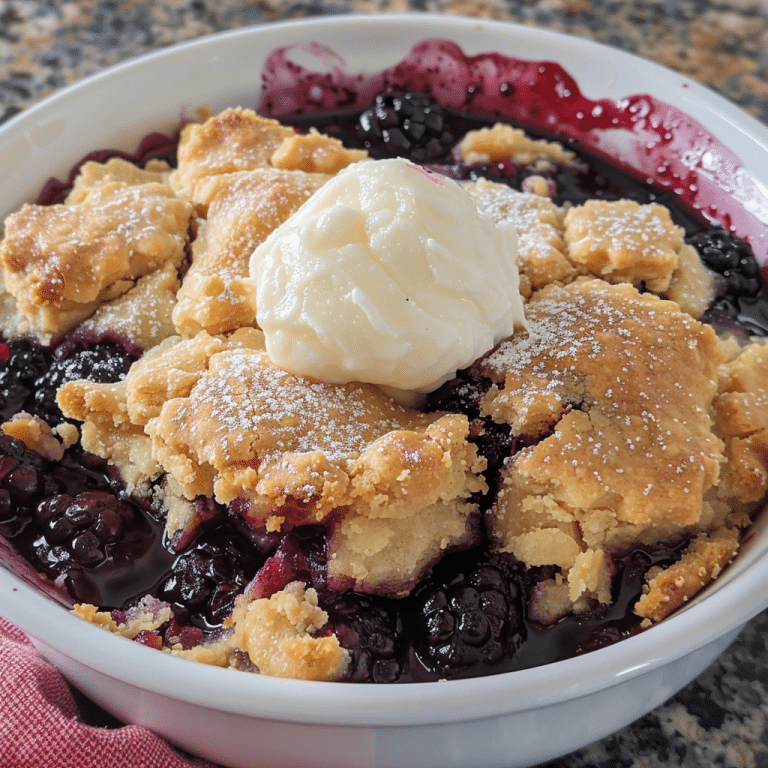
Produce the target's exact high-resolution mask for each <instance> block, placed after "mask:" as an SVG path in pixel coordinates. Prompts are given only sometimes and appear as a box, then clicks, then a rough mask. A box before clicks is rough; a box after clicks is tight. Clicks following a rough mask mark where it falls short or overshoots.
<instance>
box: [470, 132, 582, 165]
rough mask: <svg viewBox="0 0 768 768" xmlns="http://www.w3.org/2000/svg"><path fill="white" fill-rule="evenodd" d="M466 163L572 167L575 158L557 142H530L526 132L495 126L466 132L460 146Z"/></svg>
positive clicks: (532, 140)
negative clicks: (548, 164) (545, 164)
mask: <svg viewBox="0 0 768 768" xmlns="http://www.w3.org/2000/svg"><path fill="white" fill-rule="evenodd" d="M459 148H460V150H461V155H462V157H463V159H464V162H465V163H468V164H471V163H488V162H500V161H504V160H512V161H513V162H515V163H521V164H526V165H535V164H536V163H538V162H541V161H550V162H555V163H561V162H562V163H572V162H573V161H574V158H575V155H574V154H573V152H570V151H569V150H567V149H565V147H563V145H562V144H559V143H558V142H556V141H545V140H544V139H531V138H530V137H529V136H526V134H525V131H522V130H521V129H520V128H513V127H512V126H511V125H505V124H504V123H496V125H494V126H492V127H491V128H479V129H478V130H476V131H469V132H468V133H467V134H466V136H465V137H464V138H463V139H462V141H461V144H460V145H459Z"/></svg>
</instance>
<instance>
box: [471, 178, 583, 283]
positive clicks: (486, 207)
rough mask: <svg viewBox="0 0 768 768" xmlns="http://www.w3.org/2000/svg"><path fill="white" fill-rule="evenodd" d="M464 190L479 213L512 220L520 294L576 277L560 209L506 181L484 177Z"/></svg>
mask: <svg viewBox="0 0 768 768" xmlns="http://www.w3.org/2000/svg"><path fill="white" fill-rule="evenodd" d="M466 189H467V191H468V192H469V193H470V195H472V197H473V198H474V200H475V203H476V204H477V208H478V210H479V211H480V212H481V213H483V214H484V215H486V216H489V217H490V218H491V219H493V221H495V222H496V223H497V224H498V223H501V222H512V223H513V224H514V225H515V228H516V230H517V238H518V240H517V266H518V269H519V271H520V292H521V293H522V294H523V296H525V297H528V296H530V295H531V293H532V292H533V291H536V290H538V289H540V288H543V287H544V286H545V285H549V284H550V283H554V282H562V283H566V282H570V281H571V280H573V279H574V278H575V277H577V276H578V274H579V273H578V271H577V269H576V268H575V267H574V266H573V264H571V262H570V261H569V260H568V258H567V256H566V247H565V241H564V240H563V229H564V218H565V212H564V211H563V209H562V208H560V207H559V206H557V205H555V204H554V203H553V202H552V201H551V200H550V199H549V198H547V197H543V196H541V195H537V194H529V193H524V192H517V191H516V190H513V189H510V188H509V187H508V186H506V184H495V183H493V182H490V181H486V180H485V179H482V180H480V181H477V182H475V183H473V184H468V185H467V186H466Z"/></svg>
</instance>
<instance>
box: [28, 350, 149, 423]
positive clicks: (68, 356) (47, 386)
mask: <svg viewBox="0 0 768 768" xmlns="http://www.w3.org/2000/svg"><path fill="white" fill-rule="evenodd" d="M134 359H135V357H134V356H133V355H130V354H129V353H128V352H127V351H126V349H125V348H124V347H123V346H122V345H120V344H119V343H117V342H115V341H111V340H103V341H98V342H96V343H94V344H93V345H89V346H87V347H86V348H82V347H79V345H77V344H66V345H63V346H61V347H59V348H58V349H57V350H56V353H55V357H54V359H53V360H52V361H51V363H50V366H49V367H48V369H47V370H46V371H44V372H43V373H41V374H40V375H39V376H38V377H37V378H36V379H35V382H34V394H33V396H32V398H31V403H30V404H29V407H28V410H31V411H32V412H33V413H35V414H37V415H38V416H40V417H41V418H43V419H45V420H46V421H47V422H49V423H51V424H58V423H59V422H60V421H62V419H63V418H64V417H63V415H62V413H61V411H60V410H59V406H58V405H57V404H56V392H57V390H58V389H59V387H61V386H63V385H64V384H66V383H67V382H69V381H76V380H78V379H88V380H89V381H93V382H97V383H100V384H108V383H112V382H115V381H120V379H122V378H123V377H124V376H125V374H126V373H128V369H129V368H130V367H131V365H132V363H133V361H134Z"/></svg>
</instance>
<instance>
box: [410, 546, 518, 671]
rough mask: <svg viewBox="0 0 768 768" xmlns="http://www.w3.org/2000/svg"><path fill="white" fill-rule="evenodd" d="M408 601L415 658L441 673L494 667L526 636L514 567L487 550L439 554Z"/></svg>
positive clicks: (427, 667) (509, 656)
mask: <svg viewBox="0 0 768 768" xmlns="http://www.w3.org/2000/svg"><path fill="white" fill-rule="evenodd" d="M409 602H410V604H411V605H410V610H409V611H408V620H407V623H408V626H407V630H408V633H409V635H410V636H411V637H412V642H413V649H414V651H415V654H416V657H417V658H418V660H419V662H420V663H421V664H422V665H423V666H424V667H425V668H426V669H427V670H428V671H429V672H431V673H433V674H437V675H440V676H441V677H447V678H457V677H462V676H466V675H478V674H490V673H492V672H494V671H498V670H495V669H494V668H495V667H497V666H500V665H503V664H505V663H508V661H509V659H510V658H511V657H512V656H513V655H514V653H515V651H516V650H517V648H518V647H519V645H520V643H521V642H522V641H523V638H524V635H525V626H524V621H523V605H522V599H521V589H520V586H519V583H518V581H517V578H516V576H515V574H514V571H513V569H512V568H511V567H508V566H507V565H506V564H505V563H503V562H502V561H501V560H493V559H492V558H491V556H490V555H488V554H487V553H476V552H472V553H459V554H455V555H450V556H448V557H445V558H443V560H442V561H441V562H440V563H439V564H438V566H437V567H436V568H435V571H434V573H433V574H432V577H431V578H430V579H428V580H427V581H426V582H424V583H422V584H421V585H420V586H419V587H418V588H417V589H416V590H415V591H414V593H413V595H412V596H411V598H409Z"/></svg>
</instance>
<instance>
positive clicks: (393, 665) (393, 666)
mask: <svg viewBox="0 0 768 768" xmlns="http://www.w3.org/2000/svg"><path fill="white" fill-rule="evenodd" d="M327 611H328V616H329V624H330V626H331V628H332V629H333V632H334V633H335V634H336V636H337V637H338V638H339V642H340V643H341V644H342V645H343V646H344V647H345V648H346V649H347V650H349V652H350V655H351V663H350V666H349V669H348V671H347V675H346V678H345V679H347V680H350V681H352V682H356V683H394V682H397V680H399V679H400V677H401V675H402V674H403V673H404V672H405V670H406V665H407V660H406V648H405V641H404V639H403V636H402V632H401V627H400V619H399V615H398V610H397V604H396V603H395V602H394V601H392V600H384V599H382V598H377V597H375V596H373V595H361V594H357V593H355V592H345V593H343V594H342V595H340V596H339V598H338V599H337V600H335V601H334V602H333V604H332V605H331V606H330V607H329V608H327Z"/></svg>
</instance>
